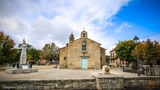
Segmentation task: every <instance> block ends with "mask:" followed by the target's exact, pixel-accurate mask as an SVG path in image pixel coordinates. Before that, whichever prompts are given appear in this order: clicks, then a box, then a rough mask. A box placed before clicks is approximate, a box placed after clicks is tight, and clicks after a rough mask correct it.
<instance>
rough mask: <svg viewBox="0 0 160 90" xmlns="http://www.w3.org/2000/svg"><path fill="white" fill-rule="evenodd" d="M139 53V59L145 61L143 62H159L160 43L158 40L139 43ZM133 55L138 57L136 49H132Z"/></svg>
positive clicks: (150, 63) (151, 63)
mask: <svg viewBox="0 0 160 90" xmlns="http://www.w3.org/2000/svg"><path fill="white" fill-rule="evenodd" d="M138 55H139V59H140V60H141V61H143V62H144V63H143V64H149V65H153V64H157V63H158V62H159V61H160V44H159V43H158V42H157V41H154V42H152V41H150V39H147V41H143V42H139V43H138ZM132 56H134V57H135V58H136V50H135V49H134V50H133V51H132Z"/></svg>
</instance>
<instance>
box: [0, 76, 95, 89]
mask: <svg viewBox="0 0 160 90" xmlns="http://www.w3.org/2000/svg"><path fill="white" fill-rule="evenodd" d="M95 88H96V81H95V79H80V80H30V81H29V80H28V81H25V80H22V81H20V80H19V81H0V90H2V89H12V90H13V89H27V90H33V89H37V90H44V89H46V90H48V89H95Z"/></svg>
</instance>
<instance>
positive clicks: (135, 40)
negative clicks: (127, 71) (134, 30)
mask: <svg viewBox="0 0 160 90" xmlns="http://www.w3.org/2000/svg"><path fill="white" fill-rule="evenodd" d="M138 40H139V38H138V37H137V36H135V37H134V39H133V41H134V43H135V44H136V54H137V73H138V76H140V66H139V64H140V61H139V58H138V48H137V44H138Z"/></svg>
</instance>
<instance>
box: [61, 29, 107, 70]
mask: <svg viewBox="0 0 160 90" xmlns="http://www.w3.org/2000/svg"><path fill="white" fill-rule="evenodd" d="M105 50H106V49H105V48H103V47H101V44H100V43H98V42H96V41H94V40H92V39H89V38H88V35H87V32H86V31H85V30H83V31H82V32H81V37H80V38H79V39H75V38H74V35H73V33H71V35H70V36H69V42H68V43H67V44H66V46H65V47H62V48H60V65H59V67H60V68H62V69H63V68H69V69H101V68H102V66H103V65H105V64H106V53H105Z"/></svg>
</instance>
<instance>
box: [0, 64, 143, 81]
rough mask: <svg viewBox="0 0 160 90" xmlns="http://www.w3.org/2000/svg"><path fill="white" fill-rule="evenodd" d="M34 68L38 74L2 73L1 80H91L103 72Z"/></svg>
mask: <svg viewBox="0 0 160 90" xmlns="http://www.w3.org/2000/svg"><path fill="white" fill-rule="evenodd" d="M33 68H38V72H35V73H27V74H9V73H6V72H5V71H0V80H56V79H91V78H92V73H95V72H97V73H98V72H102V70H94V69H87V70H82V69H56V68H54V66H33ZM111 73H112V74H116V75H121V76H124V77H137V74H133V73H126V72H122V70H121V69H119V68H114V69H111ZM142 76H143V75H142Z"/></svg>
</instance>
